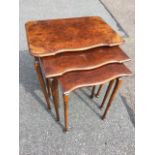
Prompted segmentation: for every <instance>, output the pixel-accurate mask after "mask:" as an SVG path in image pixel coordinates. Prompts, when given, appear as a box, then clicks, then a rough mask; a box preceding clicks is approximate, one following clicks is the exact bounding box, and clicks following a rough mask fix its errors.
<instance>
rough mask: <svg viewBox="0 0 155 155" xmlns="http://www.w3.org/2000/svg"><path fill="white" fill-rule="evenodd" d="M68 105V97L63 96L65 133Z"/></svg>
mask: <svg viewBox="0 0 155 155" xmlns="http://www.w3.org/2000/svg"><path fill="white" fill-rule="evenodd" d="M68 103H69V95H66V94H64V118H65V131H67V130H68Z"/></svg>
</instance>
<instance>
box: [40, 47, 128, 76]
mask: <svg viewBox="0 0 155 155" xmlns="http://www.w3.org/2000/svg"><path fill="white" fill-rule="evenodd" d="M39 60H40V64H41V66H42V69H43V72H44V73H45V77H46V78H51V77H56V76H61V75H63V74H64V73H67V72H70V71H78V70H79V71H80V70H90V69H95V68H97V67H101V66H103V65H106V64H110V63H123V62H126V61H129V60H130V58H129V57H128V56H127V55H126V54H125V53H124V52H123V50H122V49H121V48H120V47H118V46H114V47H98V48H93V49H89V50H86V51H81V52H66V53H60V54H57V55H54V56H47V57H42V58H40V59H39Z"/></svg>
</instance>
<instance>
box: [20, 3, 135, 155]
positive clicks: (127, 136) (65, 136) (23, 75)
mask: <svg viewBox="0 0 155 155" xmlns="http://www.w3.org/2000/svg"><path fill="white" fill-rule="evenodd" d="M67 2H68V3H67ZM67 2H66V1H62V0H61V1H60V0H52V1H51V0H44V1H40V0H37V1H36V0H34V1H30V0H27V1H23V0H21V1H20V62H19V63H20V64H19V66H20V68H19V70H20V77H19V78H20V81H19V82H20V88H19V89H20V94H19V95H20V110H19V112H20V122H19V123H20V155H94V154H96V155H134V126H135V122H134V77H132V79H131V78H129V79H126V80H125V81H126V82H125V84H124V87H123V89H122V92H121V93H120V94H119V95H118V97H117V98H116V100H115V101H114V104H113V106H112V107H111V109H110V112H109V113H108V115H107V118H106V119H105V120H104V121H102V120H101V119H100V116H101V114H102V113H103V111H104V109H103V110H102V111H100V109H99V108H98V106H99V104H100V103H101V100H102V98H103V95H104V91H103V92H102V95H101V96H100V98H99V99H93V100H91V99H90V98H89V95H90V93H91V88H83V89H78V90H76V91H75V92H74V93H72V94H71V96H70V104H69V126H70V130H69V132H68V133H64V132H63V127H64V117H63V102H62V95H61V94H60V117H61V120H60V123H57V122H56V121H55V112H54V108H53V104H52V99H51V104H52V110H51V112H47V110H46V105H45V100H44V97H43V94H42V92H41V90H40V86H39V83H38V80H37V77H36V73H35V71H34V69H33V58H32V57H31V56H30V55H29V53H28V51H27V45H26V38H25V31H24V23H25V22H26V21H28V20H32V19H45V18H46V19H47V18H58V17H70V16H82V15H100V16H102V17H103V18H104V19H105V20H106V21H107V22H108V23H109V24H111V26H112V27H113V28H115V30H117V31H118V32H119V33H120V34H122V35H124V32H123V31H122V30H120V28H118V27H117V24H116V22H115V21H114V20H112V18H111V16H110V15H109V14H108V13H107V11H106V10H105V8H104V7H103V6H102V5H101V3H100V2H99V1H98V0H88V1H82V0H79V1H73V0H67ZM104 4H105V5H106V6H107V7H108V8H109V10H110V11H111V12H112V13H113V14H114V15H115V16H116V18H117V19H118V21H119V22H120V23H121V25H122V26H123V27H124V29H125V30H126V31H127V32H128V34H129V36H130V37H129V38H128V39H127V41H126V44H125V45H124V46H122V48H123V49H125V51H126V52H127V53H128V55H129V56H130V57H131V58H132V59H133V61H132V62H131V63H128V64H127V65H128V66H129V67H130V68H131V69H132V71H134V2H133V0H131V1H127V0H119V2H118V1H116V2H115V4H114V3H113V1H112V0H104ZM70 6H72V7H70ZM122 6H124V7H122ZM57 7H58V8H61V9H60V10H58V9H57ZM120 7H121V9H120ZM124 14H127V15H124ZM60 91H61V87H60Z"/></svg>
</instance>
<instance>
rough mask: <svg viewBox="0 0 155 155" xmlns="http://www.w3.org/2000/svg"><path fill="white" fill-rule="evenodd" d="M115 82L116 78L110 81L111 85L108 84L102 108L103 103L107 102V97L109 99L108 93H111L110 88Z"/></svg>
mask: <svg viewBox="0 0 155 155" xmlns="http://www.w3.org/2000/svg"><path fill="white" fill-rule="evenodd" d="M114 82H115V80H112V81H110V83H109V85H108V88H107V90H106V93H105V96H104V98H103V101H102V104H101V106H100V108H102V107H103V105H104V103H105V101H106V99H107V97H108V95H109V93H110V90H111V88H112V86H113V83H114Z"/></svg>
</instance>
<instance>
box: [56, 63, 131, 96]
mask: <svg viewBox="0 0 155 155" xmlns="http://www.w3.org/2000/svg"><path fill="white" fill-rule="evenodd" d="M130 75H131V71H130V70H129V69H128V68H127V67H126V66H125V65H124V64H119V63H113V64H108V65H104V66H102V67H100V68H96V69H94V70H87V71H74V72H69V73H66V74H64V75H63V76H60V77H58V79H59V80H60V82H61V84H62V87H63V91H64V94H68V93H70V92H71V91H73V90H74V89H76V88H80V87H84V86H94V85H99V84H103V83H105V82H107V81H110V80H112V79H115V78H118V77H122V76H130Z"/></svg>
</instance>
